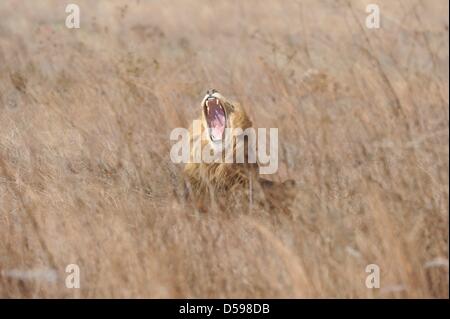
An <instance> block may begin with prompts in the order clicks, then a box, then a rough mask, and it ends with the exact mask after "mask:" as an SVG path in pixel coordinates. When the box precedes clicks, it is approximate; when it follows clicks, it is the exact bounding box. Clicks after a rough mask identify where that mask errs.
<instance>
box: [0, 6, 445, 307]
mask: <svg viewBox="0 0 450 319" xmlns="http://www.w3.org/2000/svg"><path fill="white" fill-rule="evenodd" d="M69 2H75V3H78V4H79V6H80V9H81V27H80V28H79V29H67V28H66V27H65V19H66V16H67V14H66V13H65V11H64V10H65V6H66V4H67V3H69ZM371 2H374V1H360V0H355V1H329V0H321V1H315V0H305V1H293V0H292V1H291V0H288V1H255V0H247V1H237V0H230V1H224V0H220V1H206V0H201V1H158V0H155V1H143V0H141V1H104V0H102V1H82V0H77V1H56V0H48V1H47V0H43V1H25V0H23V1H19V0H2V1H1V3H0V297H5V298H12V297H26V298H41V297H45V298H55V297H64V298H84V297H95V298H100V297H113V298H120V297H150V298H172V297H179V298H180V297H243V298H247V297H253V298H259V297H274V298H278V297H287V298H290V297H295V298H301V297H308V298H316V297H343V298H390V297H393V298H414V297H417V298H435V297H437V298H443V297H446V298H448V296H449V285H448V280H449V272H448V271H449V270H448V256H449V252H448V244H449V242H448V238H449V202H448V196H449V178H448V174H449V133H448V129H449V89H448V85H449V71H448V70H449V38H448V37H449V33H448V25H449V18H448V10H449V8H448V5H449V4H448V1H446V0H430V1H423V0H399V1H387V0H383V1H381V0H377V1H376V3H377V4H379V7H380V10H381V28H379V29H368V28H367V27H366V26H365V19H366V16H367V15H368V13H366V11H365V8H366V5H367V4H368V3H371ZM210 88H216V89H218V90H219V91H220V92H221V93H223V94H224V95H225V96H227V97H230V98H231V99H234V100H236V101H239V102H240V103H242V104H243V106H244V108H245V109H246V110H247V112H248V113H249V115H250V116H251V118H252V120H253V123H254V125H255V126H257V127H266V128H270V127H273V128H278V129H279V141H280V144H279V147H280V148H279V149H280V153H279V162H280V169H279V171H278V173H277V174H275V175H273V176H270V178H271V179H272V180H275V181H283V180H285V179H287V178H292V179H294V180H295V181H296V182H297V185H298V186H297V195H296V198H295V201H294V203H293V204H292V207H291V210H290V213H289V214H277V213H276V212H273V211H270V210H266V209H251V210H245V211H243V210H241V209H238V208H237V207H234V206H233V205H230V207H229V209H227V210H220V211H219V210H216V209H213V208H211V209H209V211H208V212H206V213H200V212H198V211H196V210H195V209H194V208H193V207H192V205H190V203H189V202H186V201H184V200H183V198H182V197H180V196H179V194H180V185H181V184H182V176H181V171H182V165H179V164H173V163H172V162H171V161H170V158H169V151H170V147H171V145H172V143H173V142H171V141H170V140H169V134H170V132H171V130H172V129H174V128H176V127H188V126H189V125H190V124H191V123H192V120H193V119H194V118H197V117H198V116H199V114H200V101H201V99H202V98H203V95H204V94H205V92H206V90H207V89H210ZM68 264H77V265H78V266H79V267H80V274H81V281H80V285H81V287H80V289H68V288H66V286H65V279H66V276H67V275H68V274H67V273H66V272H65V269H66V266H67V265H68ZM369 264H376V265H378V266H379V269H380V288H376V289H368V288H367V287H366V284H365V282H366V277H367V276H368V275H369V274H368V273H366V271H365V270H366V266H367V265H369Z"/></svg>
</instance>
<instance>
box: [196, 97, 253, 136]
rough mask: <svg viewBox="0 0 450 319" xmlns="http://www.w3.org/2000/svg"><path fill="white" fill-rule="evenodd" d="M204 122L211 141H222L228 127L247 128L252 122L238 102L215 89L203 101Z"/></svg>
mask: <svg viewBox="0 0 450 319" xmlns="http://www.w3.org/2000/svg"><path fill="white" fill-rule="evenodd" d="M201 109H202V124H203V127H204V129H205V130H206V131H207V135H208V138H209V140H210V142H211V143H222V142H223V140H224V139H225V133H226V130H227V129H234V128H241V129H243V130H244V129H246V128H248V127H250V126H251V122H250V120H249V118H248V117H247V115H246V114H245V112H244V110H243V109H242V108H241V107H240V105H239V104H237V103H231V102H230V101H228V100H227V99H226V98H225V97H224V96H223V95H222V94H220V93H219V92H217V91H216V90H215V89H212V90H208V91H207V92H206V95H205V97H204V98H203V100H202V103H201Z"/></svg>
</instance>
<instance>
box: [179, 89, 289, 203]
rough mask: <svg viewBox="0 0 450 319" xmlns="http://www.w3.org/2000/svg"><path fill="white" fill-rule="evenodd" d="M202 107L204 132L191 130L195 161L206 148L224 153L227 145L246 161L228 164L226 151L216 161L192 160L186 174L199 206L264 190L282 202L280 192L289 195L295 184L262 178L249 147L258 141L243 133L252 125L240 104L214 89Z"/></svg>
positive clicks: (202, 130) (267, 197)
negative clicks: (211, 200) (288, 190)
mask: <svg viewBox="0 0 450 319" xmlns="http://www.w3.org/2000/svg"><path fill="white" fill-rule="evenodd" d="M200 106H201V116H200V121H201V129H200V130H199V131H198V130H194V129H193V128H192V127H191V129H190V145H191V146H192V148H191V151H190V155H191V160H192V159H193V158H202V152H204V149H205V148H208V147H209V149H213V150H223V149H224V148H225V147H226V145H228V146H229V147H230V148H231V149H232V159H236V156H237V155H236V154H243V159H244V160H243V161H239V162H236V161H231V162H226V161H225V153H226V152H225V151H223V152H222V153H221V155H220V158H218V159H219V160H218V161H216V162H204V161H200V162H195V161H192V162H190V163H188V164H186V166H185V168H184V175H185V177H186V180H187V184H188V190H189V192H190V194H191V195H193V196H194V198H195V200H196V202H197V203H201V205H204V203H205V200H209V199H211V198H212V197H214V200H215V201H216V202H217V201H218V200H219V202H220V200H221V199H225V200H227V201H228V200H229V199H230V197H236V196H234V195H242V194H244V196H246V197H248V196H250V197H252V196H254V195H255V194H256V193H258V190H263V193H264V195H265V197H266V199H270V200H274V199H275V200H278V199H279V197H280V190H282V192H281V193H286V192H285V189H286V188H291V186H292V185H293V184H294V183H293V181H288V182H285V183H283V184H275V183H273V182H271V181H269V180H266V179H262V178H260V177H259V174H258V163H257V162H255V161H254V160H252V158H253V159H254V158H255V157H254V155H255V154H252V148H251V147H250V148H249V147H248V145H249V143H252V142H254V143H256V142H255V141H249V137H248V136H246V135H245V134H242V132H244V131H245V130H246V129H248V128H251V126H252V122H251V121H250V119H249V117H248V116H247V113H246V112H245V110H244V109H243V107H242V106H241V105H240V104H238V103H234V102H230V101H229V100H227V99H226V98H225V97H224V96H223V95H221V94H220V93H219V92H217V91H216V90H211V91H208V92H207V94H206V95H205V97H204V98H203V100H202V102H201V105H200ZM236 129H238V131H237V132H238V133H237V134H229V131H230V130H232V132H235V131H236ZM230 153H231V152H230ZM241 158H242V157H241ZM230 195H231V196H230ZM264 195H263V196H264ZM281 196H284V195H281ZM250 201H251V198H250ZM272 204H273V203H272Z"/></svg>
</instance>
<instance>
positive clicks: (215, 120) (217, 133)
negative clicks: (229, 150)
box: [210, 107, 225, 140]
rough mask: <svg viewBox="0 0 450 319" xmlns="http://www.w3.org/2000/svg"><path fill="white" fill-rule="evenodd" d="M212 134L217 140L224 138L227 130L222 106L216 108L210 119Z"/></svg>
mask: <svg viewBox="0 0 450 319" xmlns="http://www.w3.org/2000/svg"><path fill="white" fill-rule="evenodd" d="M210 127H211V135H212V137H213V138H214V139H215V140H220V139H222V136H223V131H224V130H225V114H224V113H223V111H222V110H221V109H220V108H218V107H217V108H214V109H213V111H212V115H211V121H210Z"/></svg>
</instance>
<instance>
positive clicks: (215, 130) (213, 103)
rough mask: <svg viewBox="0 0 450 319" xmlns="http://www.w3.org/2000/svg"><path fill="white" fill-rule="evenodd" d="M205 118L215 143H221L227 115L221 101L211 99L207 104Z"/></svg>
mask: <svg viewBox="0 0 450 319" xmlns="http://www.w3.org/2000/svg"><path fill="white" fill-rule="evenodd" d="M204 112H205V118H206V123H207V125H208V129H209V136H210V138H211V140H212V141H213V142H217V141H221V140H222V139H223V137H224V133H225V127H226V113H225V110H224V109H223V107H222V104H221V103H220V101H219V99H217V98H215V97H209V98H208V99H207V100H206V102H205V110H204Z"/></svg>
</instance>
